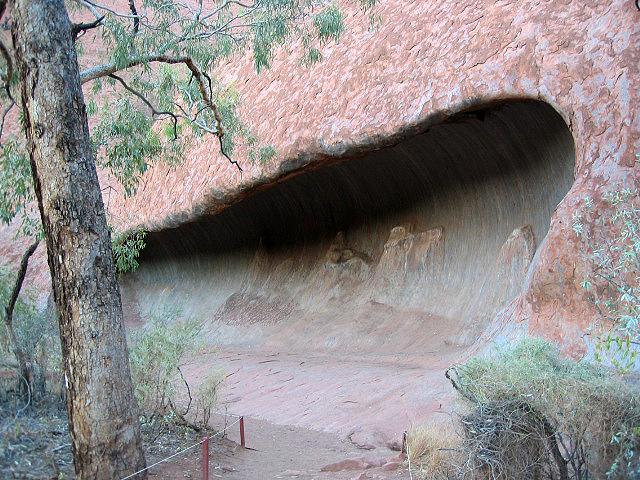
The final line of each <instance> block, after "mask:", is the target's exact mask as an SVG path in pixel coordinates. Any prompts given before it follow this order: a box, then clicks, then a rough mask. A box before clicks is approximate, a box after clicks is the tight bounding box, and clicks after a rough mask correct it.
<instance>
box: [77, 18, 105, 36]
mask: <svg viewBox="0 0 640 480" xmlns="http://www.w3.org/2000/svg"><path fill="white" fill-rule="evenodd" d="M103 20H104V15H103V16H101V17H99V18H96V19H95V20H94V21H93V22H85V23H74V24H73V25H71V36H72V37H73V40H74V41H76V40H77V39H78V38H79V37H81V36H82V35H84V34H85V33H86V32H87V30H91V29H92V28H97V27H99V26H101V25H102V22H103Z"/></svg>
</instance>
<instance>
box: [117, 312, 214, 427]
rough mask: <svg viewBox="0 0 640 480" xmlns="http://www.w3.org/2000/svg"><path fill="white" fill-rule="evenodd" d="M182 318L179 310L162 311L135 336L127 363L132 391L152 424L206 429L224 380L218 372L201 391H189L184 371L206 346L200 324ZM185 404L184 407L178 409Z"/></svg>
mask: <svg viewBox="0 0 640 480" xmlns="http://www.w3.org/2000/svg"><path fill="white" fill-rule="evenodd" d="M181 317H182V311H181V309H180V308H161V309H158V310H156V311H153V312H151V313H150V314H149V316H148V317H147V318H146V319H145V320H146V323H145V326H144V327H142V328H141V329H139V330H138V331H136V332H134V333H133V334H132V335H131V338H130V342H129V344H130V352H129V359H130V362H131V374H132V378H133V384H134V391H135V394H136V398H137V400H138V404H139V405H140V407H141V409H142V411H143V412H144V414H145V416H146V417H148V418H147V419H148V420H149V421H150V422H154V421H155V420H156V419H158V418H160V419H161V420H162V421H166V420H177V421H179V422H181V423H187V424H189V425H190V426H192V427H195V428H206V426H207V424H208V422H209V417H210V415H211V410H212V408H213V406H214V405H215V403H216V401H217V388H218V386H219V385H220V383H221V382H222V379H223V375H222V373H221V372H219V371H216V370H214V371H213V372H212V373H211V374H210V375H209V376H207V377H205V378H204V379H202V382H201V384H200V386H199V387H198V388H197V389H195V390H192V388H191V387H190V386H189V384H188V383H187V380H186V379H185V377H184V375H183V374H182V371H181V368H180V367H181V366H182V365H183V364H184V362H185V361H186V360H187V359H188V358H189V357H190V356H193V355H195V354H197V353H198V352H199V351H200V349H201V348H202V347H203V341H202V339H201V336H200V333H201V331H202V322H201V321H200V320H198V319H182V318H181ZM194 395H195V396H194ZM181 400H183V402H182V403H183V404H184V403H186V406H183V405H179V404H180V401H181ZM194 402H195V409H194V410H193V412H191V407H192V404H193V403H194ZM190 413H191V415H189V414H190Z"/></svg>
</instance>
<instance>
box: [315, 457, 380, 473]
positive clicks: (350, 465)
mask: <svg viewBox="0 0 640 480" xmlns="http://www.w3.org/2000/svg"><path fill="white" fill-rule="evenodd" d="M367 468H370V464H369V462H367V461H365V460H364V459H362V458H348V459H346V460H342V461H340V462H336V463H331V464H329V465H325V466H324V467H322V468H321V469H320V471H321V472H342V471H343V470H365V469H367Z"/></svg>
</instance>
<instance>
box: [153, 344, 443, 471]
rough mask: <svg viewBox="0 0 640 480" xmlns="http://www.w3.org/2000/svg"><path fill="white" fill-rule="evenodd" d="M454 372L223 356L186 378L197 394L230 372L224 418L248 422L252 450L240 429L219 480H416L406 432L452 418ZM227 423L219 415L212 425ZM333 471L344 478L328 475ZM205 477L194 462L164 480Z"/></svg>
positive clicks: (375, 359)
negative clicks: (406, 456) (402, 454)
mask: <svg viewBox="0 0 640 480" xmlns="http://www.w3.org/2000/svg"><path fill="white" fill-rule="evenodd" d="M448 365H450V359H449V358H443V357H442V355H440V354H438V353H437V352H433V353H431V354H425V355H422V356H415V355H413V356H410V355H404V356H402V355H360V356H345V355H342V354H331V353H319V352H314V353H311V352H308V353H300V352H291V353H283V352H270V351H268V350H260V351H257V350H255V349H253V350H242V349H231V348H228V347H225V348H216V349H213V350H211V351H209V352H206V353H204V354H201V355H199V356H198V357H197V358H194V359H192V361H191V362H190V363H189V364H188V365H186V366H185V368H184V369H183V371H184V373H185V376H186V378H187V380H188V381H189V383H190V385H192V387H194V388H197V385H198V380H199V379H202V378H204V377H205V376H206V374H207V372H208V371H209V370H212V369H222V370H223V371H224V373H225V375H226V376H227V378H226V380H225V381H224V383H223V385H222V388H221V391H220V400H219V403H218V410H219V412H220V413H225V412H226V413H229V414H233V415H243V416H244V417H245V433H246V445H247V447H249V449H247V450H244V449H241V448H239V447H238V446H237V443H239V430H238V427H237V426H233V427H232V428H231V429H230V431H229V434H228V437H227V439H226V441H229V443H228V446H227V447H224V448H222V452H223V453H222V454H220V455H218V458H214V457H212V464H211V465H212V467H211V468H212V472H213V478H226V479H238V480H239V479H249V478H256V479H263V478H264V479H270V478H283V479H284V478H299V479H319V480H320V479H356V478H361V479H363V480H364V479H391V478H409V474H408V471H407V468H406V465H405V464H404V463H403V462H402V461H399V459H398V455H399V450H400V448H401V442H402V433H403V432H404V431H405V430H407V429H408V428H409V426H410V425H411V424H419V423H421V422H422V421H425V420H430V419H433V417H434V415H437V416H439V417H440V418H442V419H444V421H446V420H447V419H449V418H450V417H451V405H452V401H451V400H452V398H453V394H452V389H451V387H450V386H449V385H448V384H447V382H446V379H445V377H444V369H445V368H446V366H448ZM233 420H234V419H233V418H227V419H226V422H227V423H231V422H233ZM224 422H225V419H224V417H223V416H222V415H220V414H214V415H213V416H212V424H213V425H214V426H216V427H221V426H223V425H224ZM345 460H348V461H347V462H346V463H344V464H340V462H344V461H345ZM214 464H215V465H214ZM334 464H339V465H335V466H334V468H331V467H330V466H331V465H334ZM385 464H386V466H384V465H385ZM327 467H329V468H330V469H334V470H337V471H334V472H326V471H322V470H323V469H325V470H326V469H327ZM198 468H199V466H198V464H197V462H195V463H194V461H193V457H191V458H190V460H186V461H180V462H177V463H175V462H173V463H172V464H171V465H167V466H166V467H163V468H162V469H161V470H160V471H159V472H158V474H159V478H167V479H168V478H177V477H176V476H175V475H177V473H178V472H182V473H181V474H180V478H199V473H198ZM218 475H219V477H218ZM361 475H364V476H361Z"/></svg>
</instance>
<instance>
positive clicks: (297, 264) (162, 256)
mask: <svg viewBox="0 0 640 480" xmlns="http://www.w3.org/2000/svg"><path fill="white" fill-rule="evenodd" d="M574 164H575V152H574V142H573V138H572V136H571V133H570V132H569V130H568V128H567V125H566V124H565V122H564V121H563V119H562V118H561V117H560V115H559V114H558V113H557V112H556V111H555V110H554V109H553V108H552V107H550V106H549V105H547V104H545V103H542V102H538V101H512V102H506V103H502V104H498V105H491V106H488V107H486V108H484V109H476V110H474V111H468V112H464V113H460V114H457V115H454V116H452V117H451V118H449V119H448V120H447V121H445V122H443V123H441V124H438V125H435V126H430V127H429V128H428V129H427V130H426V131H424V132H423V133H421V134H418V135H415V136H413V137H411V138H408V139H405V140H403V141H401V142H400V143H398V144H396V145H394V146H390V147H384V148H380V149H377V150H372V151H370V152H368V153H366V154H362V155H358V156H357V157H354V158H346V159H340V160H338V161H336V162H333V163H331V164H327V165H326V166H322V167H319V168H314V169H312V170H308V171H302V172H299V173H298V174H297V175H295V176H290V177H289V178H287V179H284V180H282V181H280V182H277V183H275V184H273V185H272V186H270V187H269V188H266V189H263V190H261V191H257V192H256V193H254V194H253V195H251V196H249V197H248V198H246V199H244V200H242V201H241V202H239V203H237V204H235V205H232V206H231V207H229V208H227V209H226V210H224V211H223V212H222V213H220V214H218V215H216V216H211V217H205V218H201V219H200V220H198V221H197V222H192V223H189V224H185V225H183V226H181V227H179V228H175V229H169V230H164V231H160V232H154V233H150V234H149V236H148V241H147V248H146V250H145V252H144V254H143V257H142V259H141V268H140V270H139V271H138V272H137V273H136V274H135V275H133V276H131V277H130V278H129V279H127V281H126V282H125V289H126V290H129V291H130V292H133V293H134V294H135V295H136V297H137V300H138V302H139V304H140V305H141V309H142V310H144V309H150V308H152V306H157V305H158V304H159V303H163V302H165V303H167V302H168V303H179V304H180V308H181V309H183V310H184V311H185V312H186V314H189V315H198V316H201V317H202V318H204V319H206V320H207V321H208V322H209V323H210V325H212V329H211V330H210V331H211V332H214V331H215V336H216V340H215V341H221V342H224V343H249V344H257V343H264V344H269V345H273V346H276V347H277V346H286V347H287V348H289V349H294V350H295V349H307V348H315V349H327V350H336V349H343V348H344V349H349V350H351V351H360V350H361V351H364V352H366V351H372V350H374V349H379V348H381V345H384V348H385V349H387V350H389V351H395V350H402V351H407V350H416V349H420V348H425V341H427V340H426V339H425V338H424V335H425V332H427V331H429V332H436V333H434V334H432V335H431V337H429V338H430V339H431V340H430V341H431V343H434V342H435V343H436V344H437V345H435V347H434V348H447V346H448V345H466V344H470V343H471V342H472V341H473V339H474V338H477V335H478V334H479V332H481V331H482V329H483V328H484V327H485V326H486V325H487V323H488V322H489V321H490V319H491V318H493V316H495V314H496V313H497V312H498V311H499V310H500V309H501V308H503V307H504V306H505V305H507V304H508V302H509V301H510V300H512V299H513V298H515V297H516V296H517V295H518V293H520V292H521V291H522V288H523V286H524V283H525V281H526V278H527V274H528V272H529V270H530V268H531V265H532V262H534V261H535V260H534V255H535V252H536V251H537V249H538V248H539V246H540V244H541V242H542V240H543V239H544V237H545V235H546V233H547V230H548V228H549V223H550V219H551V215H552V213H553V211H554V209H555V208H556V206H557V204H558V203H559V202H560V201H561V200H562V198H563V197H564V196H565V194H566V193H567V191H568V190H569V188H570V187H571V185H572V183H573V181H574V178H573V176H574ZM213 326H215V328H213ZM398 330H402V331H403V332H404V333H403V335H399V334H396V332H397V331H398ZM211 335H214V333H211Z"/></svg>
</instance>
